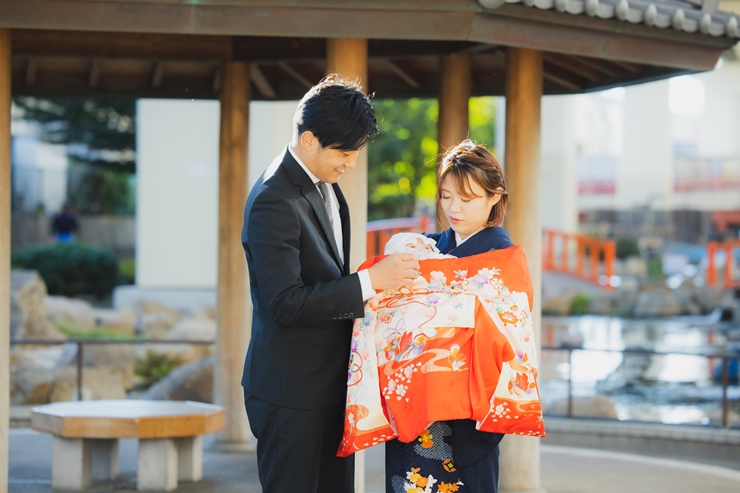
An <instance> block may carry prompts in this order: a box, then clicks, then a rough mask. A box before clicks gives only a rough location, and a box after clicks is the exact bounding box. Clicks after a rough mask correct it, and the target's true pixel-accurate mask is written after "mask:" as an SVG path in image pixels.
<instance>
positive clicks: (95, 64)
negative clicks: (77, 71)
mask: <svg viewBox="0 0 740 493" xmlns="http://www.w3.org/2000/svg"><path fill="white" fill-rule="evenodd" d="M101 68H102V62H101V61H100V60H93V61H92V63H91V64H90V73H89V75H88V76H87V87H89V88H91V89H95V88H96V87H98V82H99V81H100V71H101Z"/></svg>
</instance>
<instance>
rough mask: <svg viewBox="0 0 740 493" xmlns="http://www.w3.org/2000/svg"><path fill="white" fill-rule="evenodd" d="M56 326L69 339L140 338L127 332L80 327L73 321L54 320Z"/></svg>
mask: <svg viewBox="0 0 740 493" xmlns="http://www.w3.org/2000/svg"><path fill="white" fill-rule="evenodd" d="M55 325H56V328H57V330H59V332H61V333H62V334H64V335H66V336H67V337H69V338H70V339H117V340H132V339H142V337H141V336H131V335H128V334H121V333H120V332H113V331H107V330H100V329H88V328H86V327H81V326H79V325H77V324H74V323H68V322H56V324H55Z"/></svg>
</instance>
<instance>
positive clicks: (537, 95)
mask: <svg viewBox="0 0 740 493" xmlns="http://www.w3.org/2000/svg"><path fill="white" fill-rule="evenodd" d="M541 99H542V53H541V52H539V51H535V50H526V49H520V48H509V50H508V57H507V68H506V157H505V161H506V189H507V191H508V193H509V203H508V209H507V213H506V223H505V224H506V229H507V230H508V231H509V233H510V234H511V240H512V241H513V242H514V244H516V245H520V246H521V247H522V248H523V249H524V252H525V254H526V256H527V258H529V259H538V260H537V261H534V260H533V261H532V262H531V263H530V265H529V274H530V278H531V280H532V287H533V290H534V292H535V293H540V292H541V289H542V262H540V261H539V259H541V258H542V245H541V243H542V230H541V219H540V217H541V209H540V118H541V116H540V105H541ZM540 307H541V300H540V296H535V298H534V308H533V310H532V318H533V325H534V331H535V341H536V344H538V345H539V342H540V318H541V308H540ZM539 445H540V444H539V440H538V439H537V438H533V437H523V436H511V437H507V438H506V440H504V441H503V442H502V443H501V467H500V471H501V477H500V481H499V485H500V488H501V490H505V491H510V492H523V491H541V489H540V451H539Z"/></svg>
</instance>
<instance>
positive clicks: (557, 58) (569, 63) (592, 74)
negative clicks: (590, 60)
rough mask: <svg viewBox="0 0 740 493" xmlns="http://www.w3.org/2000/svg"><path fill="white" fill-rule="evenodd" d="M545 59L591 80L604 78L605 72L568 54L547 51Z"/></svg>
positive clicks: (596, 80)
mask: <svg viewBox="0 0 740 493" xmlns="http://www.w3.org/2000/svg"><path fill="white" fill-rule="evenodd" d="M544 57H545V61H546V62H548V63H551V64H552V65H557V66H558V67H560V68H563V69H565V70H567V71H569V72H573V73H574V74H578V75H580V76H581V77H585V78H586V79H588V80H590V81H591V82H598V81H600V80H601V79H603V78H604V74H603V73H602V72H599V71H598V70H596V69H594V68H592V67H590V66H588V65H585V64H583V63H581V62H580V61H578V60H577V59H575V58H573V57H569V56H566V55H560V54H558V53H545V54H544Z"/></svg>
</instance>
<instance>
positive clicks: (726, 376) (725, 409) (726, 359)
mask: <svg viewBox="0 0 740 493" xmlns="http://www.w3.org/2000/svg"><path fill="white" fill-rule="evenodd" d="M542 351H568V414H567V417H568V418H572V417H573V352H574V351H600V352H609V353H621V354H641V355H649V356H669V355H674V354H676V355H683V356H699V357H702V358H708V359H712V358H716V359H721V360H722V428H728V427H729V422H728V417H729V400H728V397H727V389H728V387H729V386H730V373H729V363H730V360H737V361H740V354H726V353H707V352H702V351H654V350H651V349H600V348H581V347H568V346H562V347H561V346H543V347H542Z"/></svg>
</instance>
